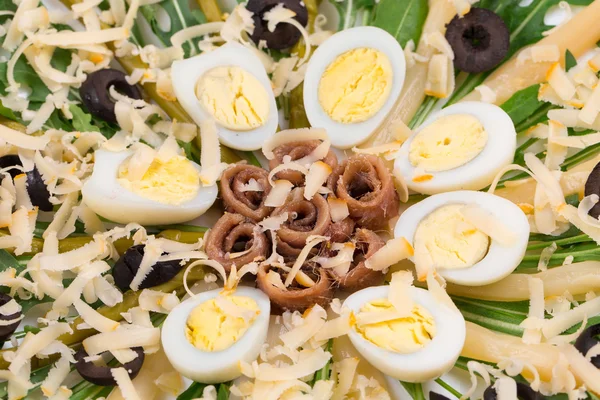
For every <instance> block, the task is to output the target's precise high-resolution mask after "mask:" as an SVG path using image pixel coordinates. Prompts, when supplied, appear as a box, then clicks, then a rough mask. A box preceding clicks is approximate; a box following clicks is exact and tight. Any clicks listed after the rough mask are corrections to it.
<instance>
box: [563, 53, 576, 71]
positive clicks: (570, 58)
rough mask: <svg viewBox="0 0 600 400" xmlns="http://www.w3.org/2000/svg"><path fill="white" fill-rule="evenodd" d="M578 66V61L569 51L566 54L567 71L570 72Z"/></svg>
mask: <svg viewBox="0 0 600 400" xmlns="http://www.w3.org/2000/svg"><path fill="white" fill-rule="evenodd" d="M576 65H577V59H576V58H575V56H574V55H573V53H571V52H570V51H569V50H568V49H567V52H566V53H565V69H566V70H567V71H569V70H570V69H571V68H573V67H574V66H576Z"/></svg>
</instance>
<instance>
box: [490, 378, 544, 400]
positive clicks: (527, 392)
mask: <svg viewBox="0 0 600 400" xmlns="http://www.w3.org/2000/svg"><path fill="white" fill-rule="evenodd" d="M497 398H498V393H497V392H496V389H495V388H494V387H493V386H490V387H488V388H487V389H485V391H484V392H483V400H496V399H497ZM517 398H518V399H519V400H545V399H546V397H545V396H544V395H543V394H541V393H538V392H536V391H535V390H533V389H532V388H531V386H529V385H527V384H525V383H522V382H517Z"/></svg>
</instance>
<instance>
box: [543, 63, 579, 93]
mask: <svg viewBox="0 0 600 400" xmlns="http://www.w3.org/2000/svg"><path fill="white" fill-rule="evenodd" d="M546 80H547V81H548V83H549V84H550V87H551V88H552V89H554V91H555V92H556V94H558V96H559V97H560V98H561V99H562V100H564V101H569V100H571V99H572V98H573V96H575V85H573V83H572V82H571V80H570V79H569V76H568V75H567V73H566V72H565V70H564V69H563V68H562V67H561V65H560V63H558V62H557V63H554V64H552V66H551V67H550V68H549V69H548V72H547V73H546Z"/></svg>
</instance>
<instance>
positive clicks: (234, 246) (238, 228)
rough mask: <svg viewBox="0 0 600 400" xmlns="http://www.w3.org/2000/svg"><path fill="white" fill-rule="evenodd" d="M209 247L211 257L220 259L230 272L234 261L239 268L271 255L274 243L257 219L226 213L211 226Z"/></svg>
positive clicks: (207, 242) (207, 249) (208, 239)
mask: <svg viewBox="0 0 600 400" xmlns="http://www.w3.org/2000/svg"><path fill="white" fill-rule="evenodd" d="M205 250H206V254H207V255H208V258H209V259H211V260H215V261H218V262H219V263H220V264H221V265H223V267H225V269H226V270H227V272H229V270H231V266H232V265H233V264H235V265H236V266H237V267H238V268H239V267H241V266H242V265H246V264H248V263H251V262H252V261H254V260H255V259H257V258H259V259H265V258H267V256H268V253H269V250H270V244H269V240H268V239H267V236H266V235H265V234H264V232H261V231H260V229H258V226H257V225H256V224H255V223H254V222H253V221H251V220H250V219H248V218H246V217H244V216H243V215H240V214H230V213H225V214H224V215H223V216H222V217H221V218H219V220H218V221H217V223H216V224H215V225H214V227H213V228H212V229H211V230H210V232H209V234H208V238H207V239H206V244H205ZM238 255H239V256H238Z"/></svg>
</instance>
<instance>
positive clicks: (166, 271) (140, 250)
mask: <svg viewBox="0 0 600 400" xmlns="http://www.w3.org/2000/svg"><path fill="white" fill-rule="evenodd" d="M142 258H144V245H141V244H140V245H137V246H132V247H130V248H128V249H127V251H126V252H125V254H123V255H122V256H121V258H119V260H118V261H117V262H116V263H115V266H114V267H113V269H112V275H113V278H115V284H116V285H117V287H118V288H119V289H121V291H122V292H126V291H128V290H129V285H130V284H131V281H132V280H133V277H134V276H135V274H136V273H137V270H138V269H139V268H140V263H141V262H142ZM180 262H181V260H171V261H161V262H158V263H156V264H154V265H153V266H152V271H150V273H149V274H148V275H146V278H144V280H143V281H142V283H141V284H140V286H139V288H140V289H146V288H150V287H153V286H156V285H160V284H161V283H165V282H168V281H170V280H171V279H173V277H174V276H175V275H177V273H178V272H179V271H180V270H181V267H182V266H181V264H180Z"/></svg>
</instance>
